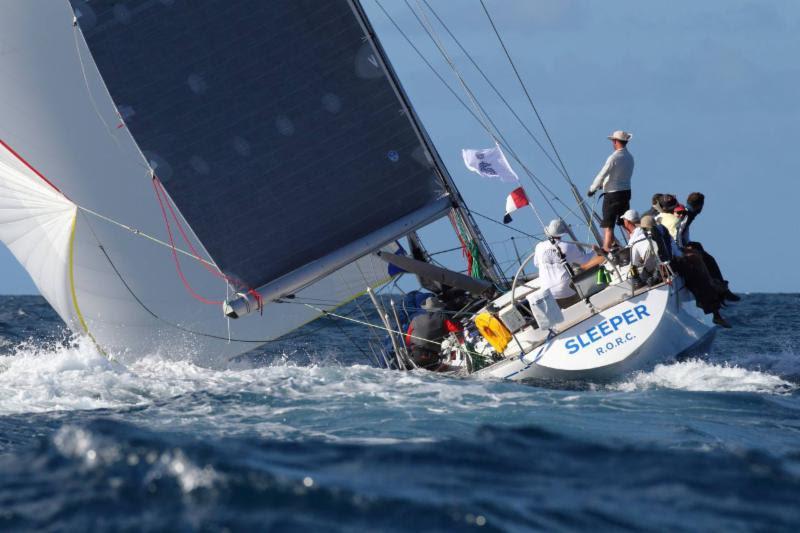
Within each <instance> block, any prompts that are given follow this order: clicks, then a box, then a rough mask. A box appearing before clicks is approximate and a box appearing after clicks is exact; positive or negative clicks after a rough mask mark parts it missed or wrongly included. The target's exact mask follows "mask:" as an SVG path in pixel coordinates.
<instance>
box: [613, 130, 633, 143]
mask: <svg viewBox="0 0 800 533" xmlns="http://www.w3.org/2000/svg"><path fill="white" fill-rule="evenodd" d="M608 138H609V140H617V141H623V142H628V141H630V140H631V139H633V133H628V132H627V131H622V130H617V131H615V132H614V133H612V134H611V135H609V136H608Z"/></svg>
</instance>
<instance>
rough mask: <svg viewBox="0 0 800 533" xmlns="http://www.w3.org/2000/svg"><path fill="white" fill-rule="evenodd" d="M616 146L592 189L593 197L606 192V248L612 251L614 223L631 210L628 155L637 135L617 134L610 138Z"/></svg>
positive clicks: (630, 168)
mask: <svg viewBox="0 0 800 533" xmlns="http://www.w3.org/2000/svg"><path fill="white" fill-rule="evenodd" d="M608 138H609V140H611V142H612V144H613V145H614V153H612V154H611V155H610V156H608V159H606V164H605V165H603V168H602V169H600V172H598V174H597V176H596V177H595V178H594V181H592V185H591V186H590V187H589V196H594V193H595V192H597V191H599V190H600V189H603V192H604V196H603V220H602V221H601V222H600V227H601V228H603V230H604V232H605V233H604V235H603V248H604V249H605V250H606V251H609V250H611V244H612V243H613V242H614V224H616V223H617V220H619V217H620V216H622V214H623V213H624V212H625V211H627V210H628V209H630V207H631V177H632V176H633V156H632V155H631V154H630V152H628V148H627V145H628V141H630V140H631V139H632V138H633V135H631V134H630V133H628V132H626V131H615V132H614V133H612V134H611V135H609V136H608Z"/></svg>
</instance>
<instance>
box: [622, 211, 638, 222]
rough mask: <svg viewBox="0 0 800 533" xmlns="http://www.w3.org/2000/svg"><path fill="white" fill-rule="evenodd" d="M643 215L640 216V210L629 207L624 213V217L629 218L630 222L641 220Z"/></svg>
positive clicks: (624, 218)
mask: <svg viewBox="0 0 800 533" xmlns="http://www.w3.org/2000/svg"><path fill="white" fill-rule="evenodd" d="M641 218H642V217H640V216H639V212H638V211H637V210H636V209H628V210H627V211H625V213H623V215H622V219H623V220H627V221H628V222H639V220H641Z"/></svg>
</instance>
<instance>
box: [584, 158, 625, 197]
mask: <svg viewBox="0 0 800 533" xmlns="http://www.w3.org/2000/svg"><path fill="white" fill-rule="evenodd" d="M632 176H633V156H632V155H631V153H630V152H629V151H628V149H627V148H620V149H619V150H615V151H614V153H613V154H611V155H610V156H608V159H606V164H605V165H603V168H601V169H600V172H598V173H597V176H595V178H594V181H593V182H592V186H591V187H589V190H590V191H592V192H594V191H597V190H600V189H603V191H605V192H607V193H609V192H617V191H629V190H631V177H632Z"/></svg>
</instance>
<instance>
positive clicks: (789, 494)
mask: <svg viewBox="0 0 800 533" xmlns="http://www.w3.org/2000/svg"><path fill="white" fill-rule="evenodd" d="M727 316H729V317H730V321H731V322H732V323H733V324H734V326H735V327H734V329H733V330H730V331H722V332H720V333H719V335H718V337H717V341H716V343H715V344H714V346H713V348H712V349H711V352H710V353H709V354H707V356H705V357H703V358H701V359H693V360H687V361H682V362H676V363H671V364H666V365H661V366H658V367H657V368H655V369H654V370H653V371H651V372H647V373H640V374H637V375H633V376H629V377H626V378H625V379H622V380H621V381H619V382H617V383H613V384H610V385H602V386H601V385H595V384H591V383H584V384H573V385H571V386H570V387H566V388H564V387H560V388H559V387H553V386H541V385H540V386H535V385H522V384H515V383H505V382H497V381H478V380H475V379H457V378H452V377H447V376H441V375H434V374H430V373H425V372H424V371H419V372H412V373H398V372H391V371H386V370H381V369H377V368H374V367H372V366H371V365H370V363H369V359H368V358H367V357H365V356H364V355H363V354H362V353H361V352H360V351H359V350H358V349H356V348H355V347H354V346H353V345H352V344H351V342H350V340H349V339H351V338H357V337H359V336H363V335H365V333H364V332H363V331H361V330H360V329H359V328H358V327H357V326H353V325H349V324H344V325H339V324H332V323H329V322H319V323H314V324H312V325H310V326H308V327H307V329H306V330H304V331H301V332H299V334H297V335H295V336H293V338H291V339H289V340H286V341H284V342H281V343H276V344H274V345H270V346H267V347H265V348H264V349H262V350H260V351H259V352H257V353H255V354H251V355H249V356H247V357H243V358H241V360H239V361H237V362H236V363H234V364H233V365H232V366H231V367H230V368H227V369H224V370H220V369H216V370H211V369H207V368H202V367H198V366H196V365H193V364H192V363H191V362H189V361H185V360H181V357H180V354H172V357H170V358H165V357H159V356H155V355H152V354H141V356H140V357H139V358H137V359H135V360H129V361H126V362H125V363H112V362H109V361H107V360H106V359H105V358H104V357H102V356H101V355H99V354H98V353H97V352H95V351H94V350H93V349H92V347H91V346H90V345H89V344H87V343H86V342H83V341H81V340H79V339H71V338H69V337H68V336H67V335H66V334H65V333H64V331H63V325H62V324H61V323H60V321H59V319H58V318H57V316H56V315H55V314H54V313H53V312H52V311H51V310H50V308H49V307H48V306H47V304H46V303H45V302H44V300H42V299H41V298H38V297H9V296H6V297H0V352H2V355H0V530H3V531H5V530H28V529H37V530H52V531H58V530H76V531H103V530H114V531H120V530H122V531H125V530H130V531H163V530H166V531H185V530H203V531H224V530H229V531H262V530H275V531H292V530H303V531H339V530H342V531H365V530H366V531H450V530H480V531H483V530H487V531H488V530H491V531H524V530H531V529H541V530H573V529H582V530H585V529H590V528H591V529H597V530H641V529H658V530H678V531H696V530H709V529H713V530H726V531H745V530H762V531H797V530H798V529H800V391H798V387H800V295H747V296H745V297H744V299H743V301H742V302H741V303H740V304H737V305H736V306H733V307H731V308H729V309H728V310H727Z"/></svg>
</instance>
